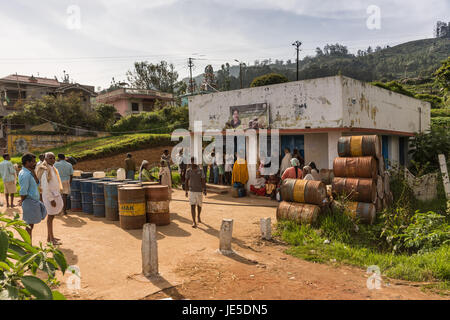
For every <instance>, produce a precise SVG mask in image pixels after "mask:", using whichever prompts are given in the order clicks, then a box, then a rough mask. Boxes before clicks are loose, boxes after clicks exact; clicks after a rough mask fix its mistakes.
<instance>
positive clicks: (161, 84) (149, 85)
mask: <svg viewBox="0 0 450 320" xmlns="http://www.w3.org/2000/svg"><path fill="white" fill-rule="evenodd" d="M127 78H128V81H129V82H130V84H131V86H132V87H134V88H137V89H147V90H158V91H161V92H168V93H175V92H176V91H177V90H178V88H179V87H180V85H181V83H180V82H178V81H177V80H178V72H176V71H175V67H174V65H173V64H172V63H170V64H168V63H167V62H166V61H161V62H160V63H157V64H153V63H149V62H147V61H142V62H135V63H134V70H132V71H128V72H127Z"/></svg>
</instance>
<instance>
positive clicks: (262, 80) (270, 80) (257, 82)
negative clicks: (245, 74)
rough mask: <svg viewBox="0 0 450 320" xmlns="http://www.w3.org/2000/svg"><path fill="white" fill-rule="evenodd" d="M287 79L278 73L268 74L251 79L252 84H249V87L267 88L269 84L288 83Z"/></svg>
mask: <svg viewBox="0 0 450 320" xmlns="http://www.w3.org/2000/svg"><path fill="white" fill-rule="evenodd" d="M288 81H289V80H288V78H287V77H286V76H284V75H282V74H279V73H269V74H265V75H263V76H260V77H256V78H255V79H253V81H252V83H251V84H250V87H252V88H253V87H262V86H268V85H271V84H277V83H284V82H288Z"/></svg>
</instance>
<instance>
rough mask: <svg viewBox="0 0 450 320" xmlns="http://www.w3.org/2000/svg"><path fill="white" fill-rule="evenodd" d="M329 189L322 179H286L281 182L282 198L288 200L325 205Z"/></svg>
mask: <svg viewBox="0 0 450 320" xmlns="http://www.w3.org/2000/svg"><path fill="white" fill-rule="evenodd" d="M326 198H327V189H326V187H325V185H324V184H323V183H322V182H320V181H312V180H301V179H285V180H284V181H283V183H282V184H281V199H282V200H283V201H288V202H298V203H310V204H316V205H323V203H324V202H326Z"/></svg>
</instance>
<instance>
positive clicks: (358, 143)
mask: <svg viewBox="0 0 450 320" xmlns="http://www.w3.org/2000/svg"><path fill="white" fill-rule="evenodd" d="M338 154H339V156H340V157H363V156H372V157H376V158H380V157H381V144H380V139H379V138H378V136H377V135H370V136H349V137H341V138H339V140H338Z"/></svg>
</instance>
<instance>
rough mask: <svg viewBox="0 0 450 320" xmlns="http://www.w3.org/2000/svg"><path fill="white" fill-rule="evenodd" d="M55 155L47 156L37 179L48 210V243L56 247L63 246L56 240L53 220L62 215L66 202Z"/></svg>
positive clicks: (48, 153)
mask: <svg viewBox="0 0 450 320" xmlns="http://www.w3.org/2000/svg"><path fill="white" fill-rule="evenodd" d="M55 160H56V159H55V155H54V154H53V153H52V152H47V153H46V154H45V160H44V162H43V163H42V165H41V166H40V167H39V168H38V173H37V177H38V178H39V181H40V183H41V189H42V200H43V202H44V205H45V209H47V214H48V218H47V229H48V236H47V242H51V243H53V244H54V245H59V244H61V243H60V242H59V240H60V239H58V238H55V236H54V234H53V220H54V218H55V216H56V215H58V214H59V213H61V211H62V209H63V207H64V202H63V199H62V197H61V191H62V183H61V178H60V177H59V173H58V169H56V168H55V167H54V164H55Z"/></svg>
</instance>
